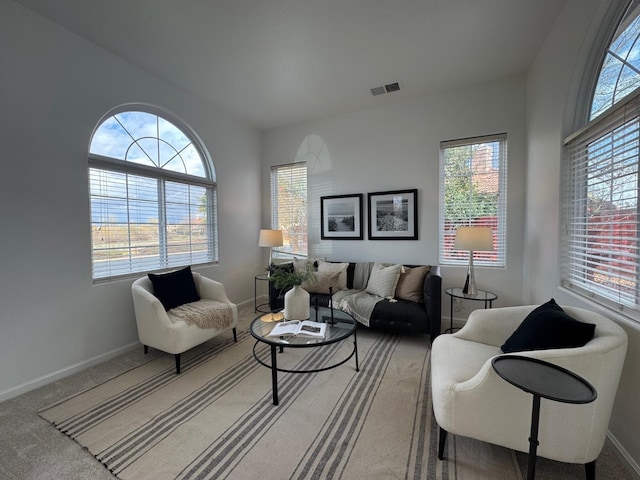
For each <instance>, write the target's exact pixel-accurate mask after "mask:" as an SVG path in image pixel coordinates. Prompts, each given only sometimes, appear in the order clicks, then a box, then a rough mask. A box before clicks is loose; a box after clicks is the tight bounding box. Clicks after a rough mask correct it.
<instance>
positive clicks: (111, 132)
mask: <svg viewBox="0 0 640 480" xmlns="http://www.w3.org/2000/svg"><path fill="white" fill-rule="evenodd" d="M89 152H90V153H91V154H93V155H100V156H103V157H108V158H114V159H118V160H123V161H127V162H132V163H136V164H140V165H145V166H149V167H156V168H160V169H163V170H169V171H173V172H178V173H184V174H189V175H194V176H197V177H202V178H207V176H206V172H205V169H204V163H203V159H202V157H201V155H200V154H199V152H198V150H197V149H196V148H195V146H194V145H193V143H192V142H191V140H190V139H189V138H188V137H187V136H186V135H185V134H184V133H183V132H182V131H181V130H180V129H179V128H177V127H176V126H175V125H173V124H172V123H170V122H168V121H167V120H165V119H163V118H161V117H159V116H157V115H154V114H151V113H147V112H140V111H127V112H122V113H118V114H116V115H113V116H111V117H109V118H107V119H106V120H105V121H104V122H103V123H102V124H101V125H100V126H99V127H98V129H97V130H96V132H95V134H94V135H93V138H92V139H91V146H90V149H89ZM90 183H91V185H90V187H91V191H92V193H93V197H92V208H91V211H92V222H101V221H104V220H105V217H106V218H109V219H110V221H112V222H129V221H138V222H142V221H148V220H149V219H152V218H156V219H157V217H158V211H157V201H158V197H157V180H156V179H154V178H147V177H143V176H139V175H132V174H124V173H118V172H108V171H104V170H101V171H100V172H99V174H97V173H96V172H93V174H92V175H91V176H90ZM165 196H166V202H167V210H166V214H167V221H168V222H170V223H178V222H181V221H184V220H185V211H184V205H199V204H202V202H203V201H204V189H203V188H195V187H193V186H191V187H190V186H188V185H184V184H180V183H170V182H168V183H167V184H166V191H165ZM194 197H202V198H194ZM105 213H106V215H105ZM190 213H191V215H192V216H193V215H198V214H199V213H201V212H190ZM132 216H133V217H134V218H132Z"/></svg>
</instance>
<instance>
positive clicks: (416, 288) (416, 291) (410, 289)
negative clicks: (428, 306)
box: [396, 265, 430, 302]
mask: <svg viewBox="0 0 640 480" xmlns="http://www.w3.org/2000/svg"><path fill="white" fill-rule="evenodd" d="M429 270H430V267H429V266H426V265H423V266H420V267H413V268H408V267H404V268H403V272H402V273H401V274H400V278H399V279H398V286H397V287H396V298H399V299H400V300H409V301H410V302H424V277H426V276H427V273H429Z"/></svg>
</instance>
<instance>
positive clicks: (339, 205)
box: [320, 193, 364, 240]
mask: <svg viewBox="0 0 640 480" xmlns="http://www.w3.org/2000/svg"><path fill="white" fill-rule="evenodd" d="M363 198H364V195H363V194H362V193H357V194H351V195H329V196H326V197H320V218H321V221H322V226H321V227H320V238H321V239H322V240H362V239H363V238H364V233H363V228H362V227H363V223H364V218H363V215H362V201H363Z"/></svg>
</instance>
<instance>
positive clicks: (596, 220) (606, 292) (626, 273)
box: [560, 11, 640, 320]
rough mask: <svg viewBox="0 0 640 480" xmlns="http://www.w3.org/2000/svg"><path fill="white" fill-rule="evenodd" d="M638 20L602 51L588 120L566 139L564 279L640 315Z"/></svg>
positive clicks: (634, 16) (629, 19) (628, 20)
mask: <svg viewBox="0 0 640 480" xmlns="http://www.w3.org/2000/svg"><path fill="white" fill-rule="evenodd" d="M639 39H640V20H639V17H638V12H637V11H635V12H633V11H632V12H629V13H628V15H627V16H626V17H625V18H624V19H623V21H622V22H621V23H620V26H619V27H618V30H617V32H616V34H615V35H614V37H613V40H612V42H611V44H610V45H609V47H608V48H607V49H606V51H605V52H604V53H605V54H604V60H603V63H602V65H601V68H600V72H599V76H598V82H597V84H596V86H595V88H594V92H593V97H592V102H591V109H590V115H589V118H590V121H589V122H588V123H586V125H585V126H583V127H582V128H580V129H579V130H578V131H576V132H575V133H573V134H572V135H570V136H569V137H567V139H566V140H565V153H564V162H563V188H562V193H563V198H562V245H561V248H562V251H561V271H560V274H561V283H562V285H563V286H564V287H566V288H568V289H570V290H572V291H574V292H576V293H577V294H579V295H583V296H585V297H587V298H590V299H592V300H594V301H596V302H598V303H600V304H602V305H605V306H607V307H609V308H612V309H613V310H616V311H619V312H622V313H625V314H626V315H628V316H629V317H631V318H635V319H636V320H640V249H639V245H640V234H639V228H638V227H639V225H640V222H639V220H640V216H639V211H638V209H639V204H638V189H639V188H640V169H639V162H640V89H639V88H638V87H640V70H639V67H640V64H639V62H638V58H640V42H639V41H638V40H639Z"/></svg>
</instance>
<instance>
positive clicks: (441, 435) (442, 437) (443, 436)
mask: <svg viewBox="0 0 640 480" xmlns="http://www.w3.org/2000/svg"><path fill="white" fill-rule="evenodd" d="M446 441H447V431H446V430H445V429H444V428H442V427H440V430H439V432H438V458H439V459H440V460H442V459H444V444H445V442H446Z"/></svg>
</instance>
